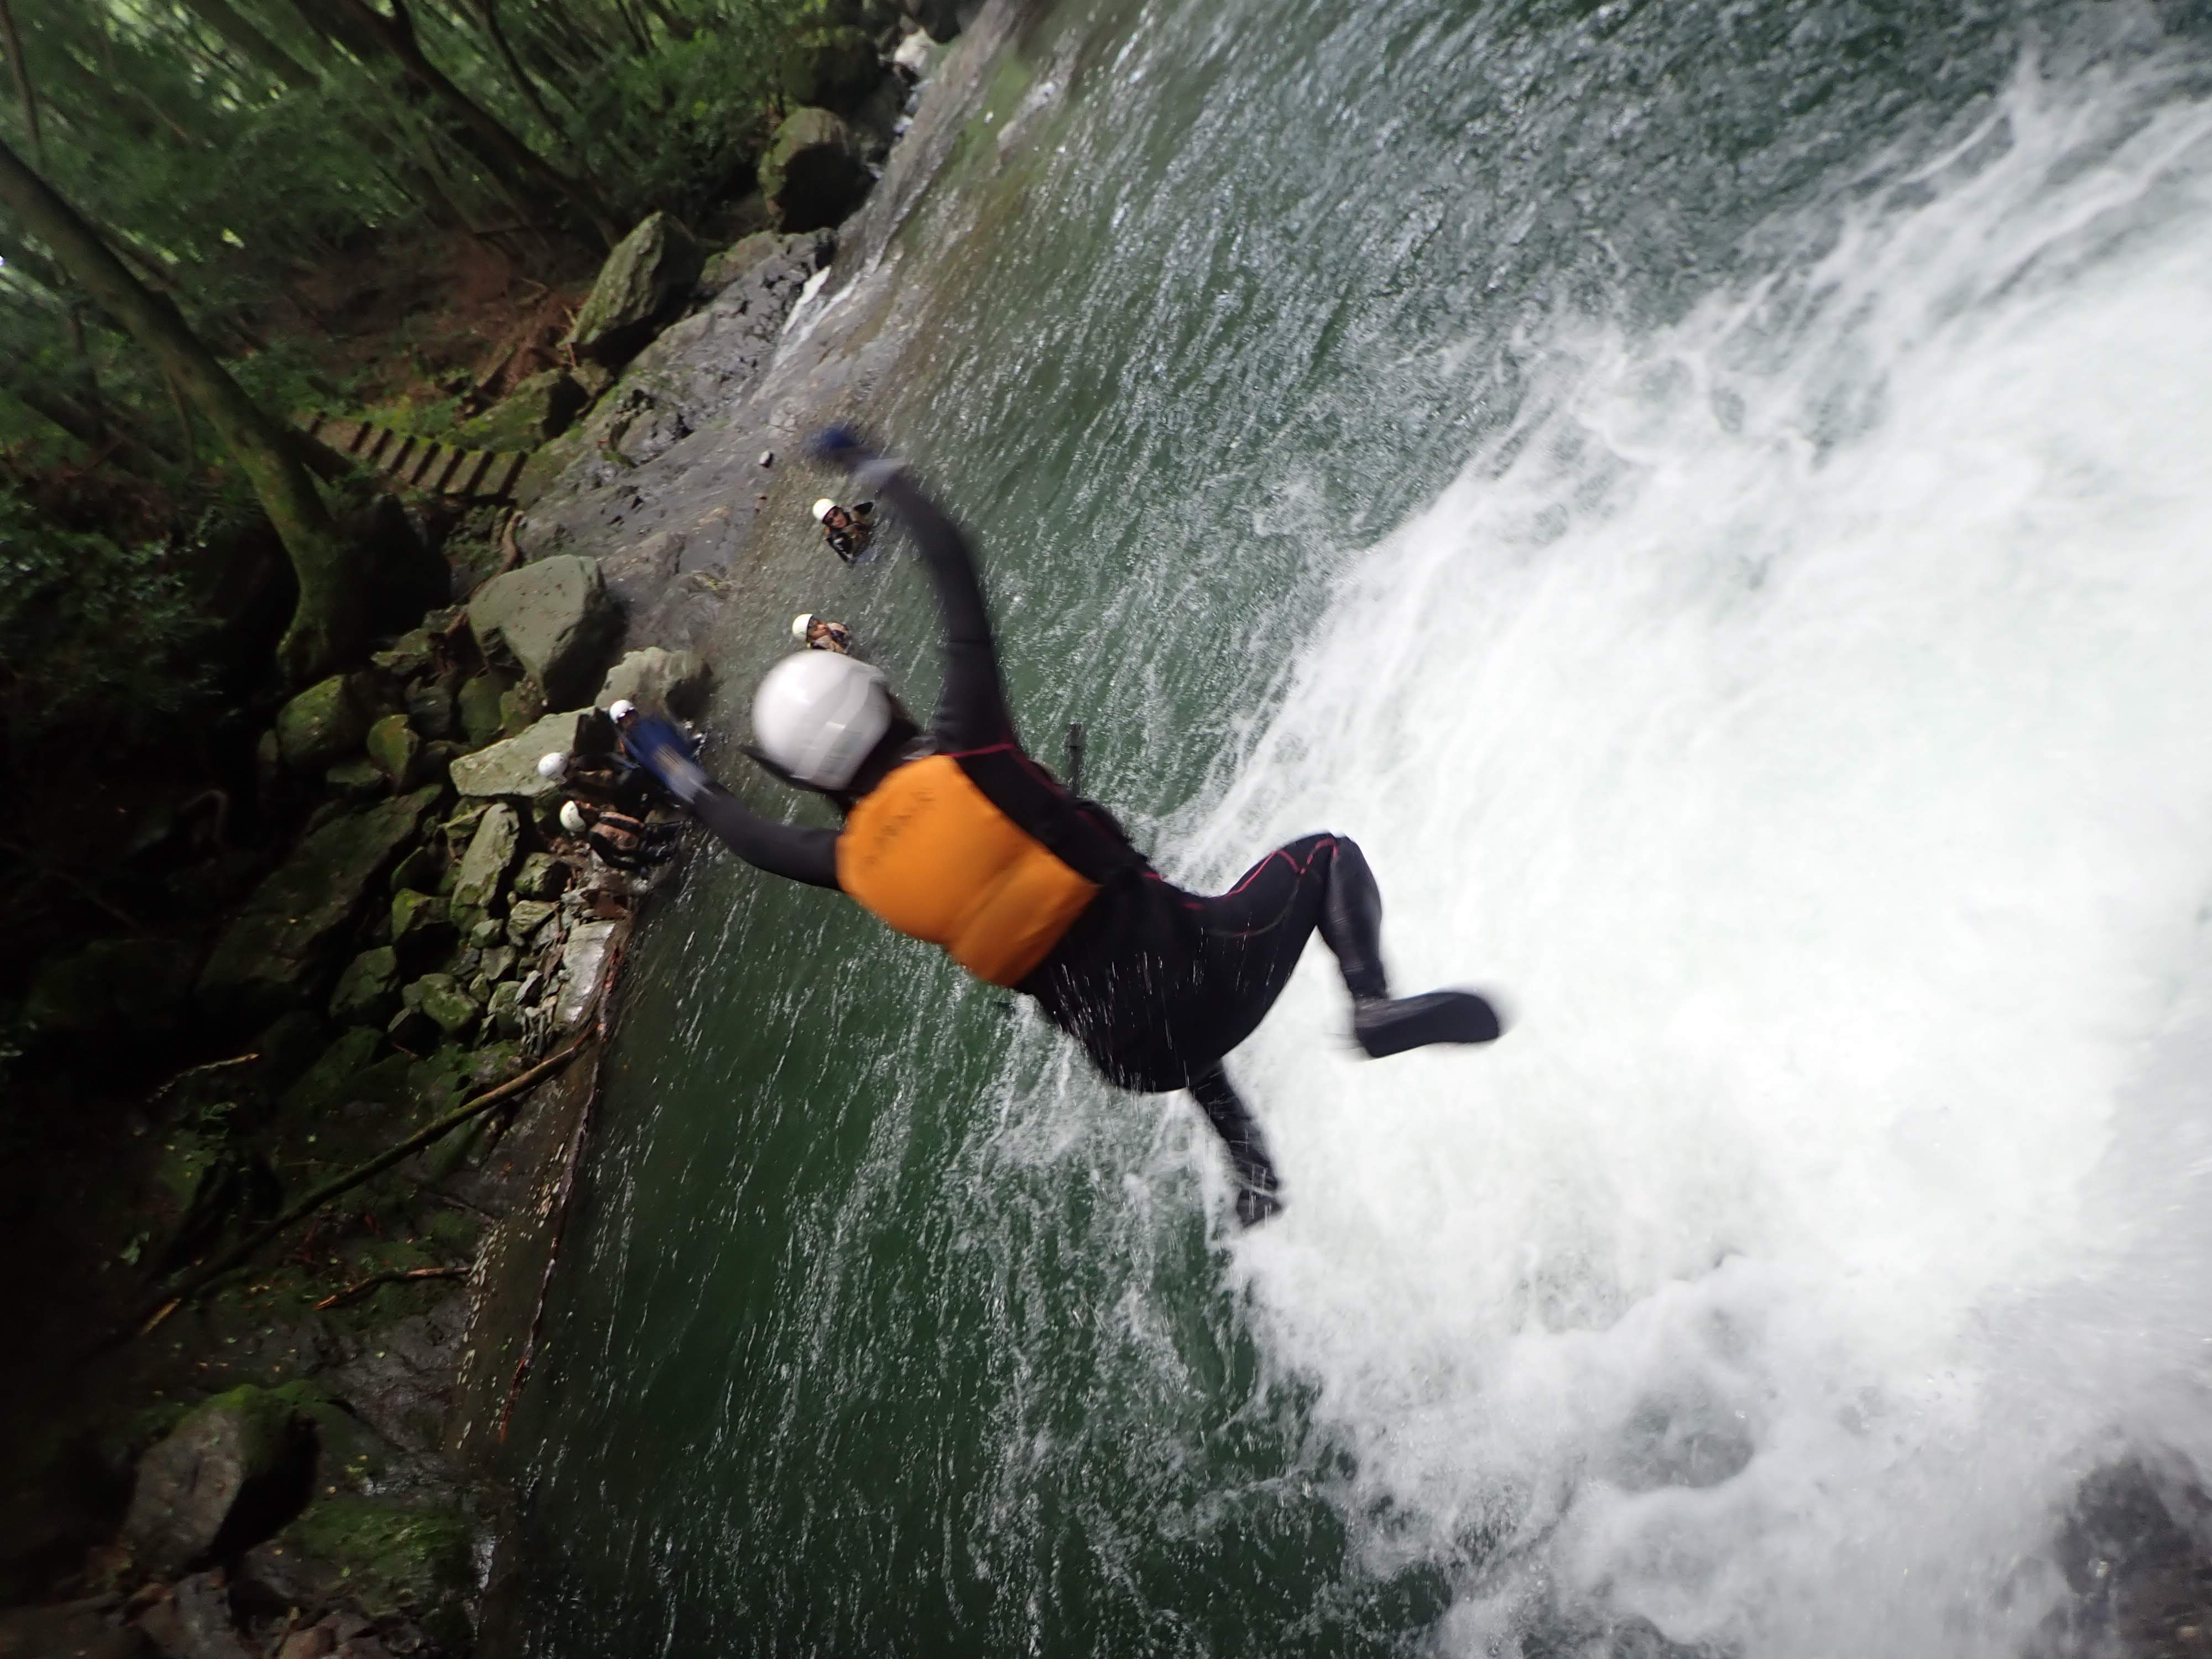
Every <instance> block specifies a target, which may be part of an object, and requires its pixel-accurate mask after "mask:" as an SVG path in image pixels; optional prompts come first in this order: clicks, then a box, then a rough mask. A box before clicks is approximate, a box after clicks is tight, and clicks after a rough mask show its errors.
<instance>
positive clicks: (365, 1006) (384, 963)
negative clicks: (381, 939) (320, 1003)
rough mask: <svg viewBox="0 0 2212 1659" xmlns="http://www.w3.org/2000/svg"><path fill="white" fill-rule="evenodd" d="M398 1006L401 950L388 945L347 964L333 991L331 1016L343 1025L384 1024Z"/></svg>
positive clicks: (362, 954)
mask: <svg viewBox="0 0 2212 1659" xmlns="http://www.w3.org/2000/svg"><path fill="white" fill-rule="evenodd" d="M398 1006H399V953H398V951H395V950H393V949H392V947H391V946H390V945H379V946H378V947H377V948H376V949H375V950H374V951H362V953H361V954H360V955H359V956H357V957H355V958H354V959H353V960H352V961H351V962H349V963H347V964H346V966H345V971H344V972H343V973H341V974H340V975H338V982H337V989H335V990H334V991H332V992H331V1018H332V1019H334V1020H336V1021H337V1023H338V1024H341V1025H381V1024H384V1022H385V1021H386V1020H387V1019H390V1018H392V1011H393V1010H395V1009H396V1008H398Z"/></svg>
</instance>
